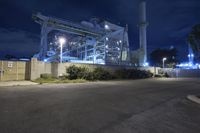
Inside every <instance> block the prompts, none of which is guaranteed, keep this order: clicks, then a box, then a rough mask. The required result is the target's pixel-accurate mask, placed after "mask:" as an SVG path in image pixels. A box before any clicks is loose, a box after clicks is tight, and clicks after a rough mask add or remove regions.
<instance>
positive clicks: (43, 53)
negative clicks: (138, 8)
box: [33, 13, 130, 65]
mask: <svg viewBox="0 0 200 133" xmlns="http://www.w3.org/2000/svg"><path fill="white" fill-rule="evenodd" d="M33 19H34V21H35V22H37V23H39V24H40V25H41V45H40V51H39V53H38V54H37V55H35V57H37V58H38V59H39V60H43V61H46V62H59V60H60V58H61V56H62V62H73V63H89V64H106V65H107V64H109V65H127V64H129V62H130V56H129V41H128V31H127V30H128V28H127V26H126V27H121V26H118V25H115V24H112V23H110V22H107V21H103V22H100V21H99V20H98V19H91V20H90V21H82V22H81V23H74V22H71V21H67V20H62V19H58V18H55V17H49V16H44V15H42V14H40V13H38V14H35V15H33ZM60 36H62V37H65V38H66V43H65V45H63V46H62V49H63V52H62V54H60V44H59V37H60Z"/></svg>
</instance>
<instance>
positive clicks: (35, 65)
mask: <svg viewBox="0 0 200 133" xmlns="http://www.w3.org/2000/svg"><path fill="white" fill-rule="evenodd" d="M10 65H11V66H10ZM72 65H76V66H81V67H87V68H89V69H90V70H91V71H92V70H93V69H95V68H97V67H102V68H104V69H106V70H108V71H110V72H111V73H112V72H114V71H115V70H118V69H122V68H127V69H133V68H135V67H131V66H127V67H121V66H105V65H93V64H77V63H46V62H42V61H38V60H37V59H36V58H32V59H31V61H30V62H20V61H15V62H10V61H0V73H1V78H0V81H9V80H35V79H37V78H40V75H41V74H52V75H53V76H54V77H59V76H61V75H66V74H67V73H66V69H67V68H68V67H69V66H72ZM139 69H142V70H148V71H150V72H152V73H155V74H157V71H158V68H154V67H145V68H139ZM1 70H2V71H1Z"/></svg>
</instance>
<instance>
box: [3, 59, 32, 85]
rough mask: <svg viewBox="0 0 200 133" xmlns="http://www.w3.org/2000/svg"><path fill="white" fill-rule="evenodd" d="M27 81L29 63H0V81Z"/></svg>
mask: <svg viewBox="0 0 200 133" xmlns="http://www.w3.org/2000/svg"><path fill="white" fill-rule="evenodd" d="M29 79H30V62H21V61H0V81H9V80H29Z"/></svg>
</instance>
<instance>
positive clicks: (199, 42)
mask: <svg viewBox="0 0 200 133" xmlns="http://www.w3.org/2000/svg"><path fill="white" fill-rule="evenodd" d="M188 44H189V46H190V47H191V48H192V51H193V53H194V54H195V57H196V58H199V55H200V24H197V25H195V26H194V27H193V28H192V31H191V33H190V34H189V36H188Z"/></svg>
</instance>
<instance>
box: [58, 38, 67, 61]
mask: <svg viewBox="0 0 200 133" xmlns="http://www.w3.org/2000/svg"><path fill="white" fill-rule="evenodd" d="M58 41H59V43H60V63H62V60H63V58H62V54H63V45H64V44H65V42H66V39H65V38H64V37H60V38H59V40H58Z"/></svg>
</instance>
